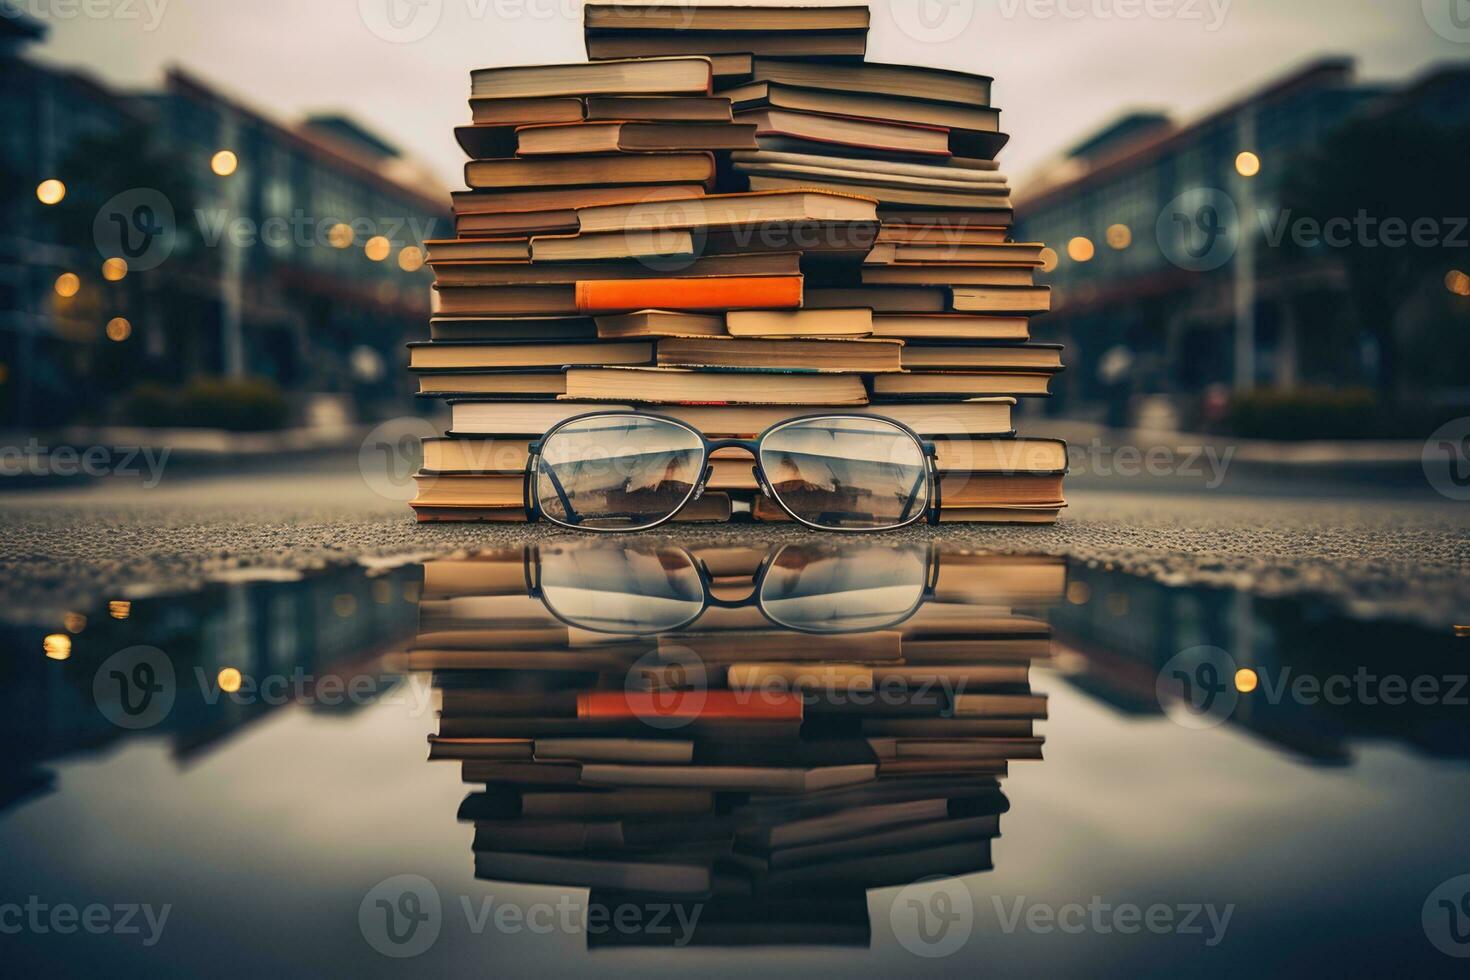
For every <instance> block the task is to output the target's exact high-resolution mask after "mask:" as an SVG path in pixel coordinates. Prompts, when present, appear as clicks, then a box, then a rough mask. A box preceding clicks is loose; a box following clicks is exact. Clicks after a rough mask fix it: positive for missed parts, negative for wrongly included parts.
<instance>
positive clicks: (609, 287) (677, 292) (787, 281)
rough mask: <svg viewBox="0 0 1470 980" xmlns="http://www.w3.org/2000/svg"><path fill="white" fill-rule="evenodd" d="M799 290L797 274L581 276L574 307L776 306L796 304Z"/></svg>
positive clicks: (593, 311) (605, 309) (709, 308)
mask: <svg viewBox="0 0 1470 980" xmlns="http://www.w3.org/2000/svg"><path fill="white" fill-rule="evenodd" d="M801 294H802V277H801V276H764V277H748V276H747V277H738V276H732V277H728V278H723V279H630V280H608V279H601V280H583V281H580V282H578V283H577V284H576V287H575V297H574V309H575V310H576V312H578V313H591V314H603V313H631V312H633V311H635V310H646V309H666V310H685V311H691V312H705V311H719V312H723V311H726V310H732V309H781V308H795V307H799V306H801Z"/></svg>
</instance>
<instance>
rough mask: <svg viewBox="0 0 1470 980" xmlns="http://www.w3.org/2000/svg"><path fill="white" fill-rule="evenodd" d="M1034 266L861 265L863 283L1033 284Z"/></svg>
mask: <svg viewBox="0 0 1470 980" xmlns="http://www.w3.org/2000/svg"><path fill="white" fill-rule="evenodd" d="M1034 279H1035V267H1034V266H1029V265H1017V266H1010V265H959V264H955V263H934V264H929V263H921V262H914V263H907V264H901V263H894V264H892V265H873V264H868V265H864V266H863V271H862V280H863V285H869V284H871V285H874V286H1032V285H1033V283H1034Z"/></svg>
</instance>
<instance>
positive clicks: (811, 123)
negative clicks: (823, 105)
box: [735, 109, 950, 189]
mask: <svg viewBox="0 0 1470 980" xmlns="http://www.w3.org/2000/svg"><path fill="white" fill-rule="evenodd" d="M735 121H736V122H737V123H753V124H754V125H755V133H756V141H757V142H758V143H759V144H760V146H761V147H762V148H767V149H772V150H781V151H785V152H803V151H805V152H811V151H812V148H813V147H815V148H821V147H845V148H849V149H854V150H859V151H865V152H877V153H893V154H900V155H905V156H933V157H947V156H949V155H950V152H949V132H950V131H949V130H947V129H942V128H940V127H938V126H915V125H909V124H905V123H896V122H884V121H879V120H873V119H853V118H849V117H847V116H828V115H821V114H818V113H814V112H791V111H789V110H786V109H744V110H741V111H738V112H736V113H735ZM757 189H759V188H757Z"/></svg>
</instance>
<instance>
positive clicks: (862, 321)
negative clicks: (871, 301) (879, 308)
mask: <svg viewBox="0 0 1470 980" xmlns="http://www.w3.org/2000/svg"><path fill="white" fill-rule="evenodd" d="M725 330H726V332H728V333H729V335H730V336H731V337H866V336H868V335H870V334H872V333H873V311H872V310H869V309H862V308H854V309H828V310H731V311H730V312H729V313H728V314H726V316H725Z"/></svg>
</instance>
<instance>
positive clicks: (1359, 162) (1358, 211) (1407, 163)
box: [1280, 113, 1470, 404]
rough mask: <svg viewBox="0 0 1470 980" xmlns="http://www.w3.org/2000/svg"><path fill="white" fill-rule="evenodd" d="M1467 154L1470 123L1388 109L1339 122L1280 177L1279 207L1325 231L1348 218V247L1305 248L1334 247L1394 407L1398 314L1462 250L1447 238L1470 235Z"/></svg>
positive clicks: (1383, 390)
mask: <svg viewBox="0 0 1470 980" xmlns="http://www.w3.org/2000/svg"><path fill="white" fill-rule="evenodd" d="M1467 159H1470V129H1467V128H1455V129H1450V128H1446V127H1441V126H1436V125H1434V124H1432V123H1429V122H1425V121H1421V120H1418V119H1414V118H1407V117H1402V116H1398V115H1394V114H1391V113H1385V114H1381V115H1373V116H1366V117H1361V118H1357V119H1354V120H1352V121H1351V122H1349V123H1346V124H1345V125H1343V126H1341V127H1339V128H1338V129H1337V130H1335V131H1334V132H1332V133H1331V134H1330V135H1329V136H1328V137H1327V138H1326V139H1324V140H1323V141H1322V142H1321V143H1320V144H1319V145H1318V146H1317V148H1316V149H1315V151H1314V152H1312V153H1310V154H1308V155H1306V156H1303V157H1300V158H1298V159H1297V160H1295V161H1293V162H1292V164H1291V165H1290V169H1289V171H1288V173H1287V174H1286V177H1285V178H1284V181H1283V186H1282V195H1281V202H1280V203H1281V207H1282V209H1283V211H1284V212H1289V213H1290V220H1291V221H1292V222H1297V221H1298V220H1300V219H1303V218H1311V219H1314V220H1315V221H1316V222H1317V223H1318V225H1319V226H1320V227H1323V228H1326V227H1327V223H1328V222H1329V221H1335V222H1336V227H1337V229H1339V230H1340V229H1341V228H1342V227H1343V225H1342V222H1343V221H1344V220H1346V221H1347V222H1348V223H1349V225H1350V227H1349V230H1348V231H1347V233H1346V239H1347V243H1346V244H1345V245H1342V246H1341V247H1338V243H1337V242H1334V243H1331V244H1330V245H1317V246H1315V247H1313V248H1310V249H1308V251H1310V252H1312V253H1313V254H1323V253H1330V254H1332V255H1334V256H1335V257H1336V258H1337V259H1338V260H1339V261H1340V262H1341V263H1342V268H1343V270H1344V272H1345V274H1346V277H1347V286H1348V291H1349V296H1350V299H1351V302H1352V307H1353V309H1354V310H1355V311H1356V316H1357V320H1358V326H1359V327H1360V328H1361V329H1362V330H1363V331H1364V332H1366V333H1367V334H1368V335H1369V336H1371V337H1372V338H1373V339H1374V341H1375V342H1376V343H1377V347H1378V374H1377V388H1378V391H1379V395H1380V397H1381V398H1383V399H1384V400H1385V401H1386V402H1388V403H1390V404H1392V403H1396V402H1397V399H1398V396H1399V394H1400V391H1401V382H1402V381H1403V380H1404V379H1403V378H1401V377H1400V366H1401V363H1402V357H1401V343H1400V336H1399V332H1398V329H1397V320H1398V319H1399V314H1400V312H1401V311H1402V310H1403V309H1404V308H1405V306H1406V305H1408V304H1409V303H1410V302H1411V301H1413V300H1414V299H1415V297H1416V295H1418V294H1419V291H1420V290H1423V289H1426V288H1434V286H1435V284H1436V283H1437V282H1439V281H1442V280H1443V277H1444V275H1445V272H1446V271H1447V270H1448V269H1449V268H1450V267H1451V265H1452V261H1453V260H1454V259H1457V258H1458V259H1461V260H1463V258H1464V255H1465V250H1464V247H1463V245H1461V247H1459V248H1456V247H1454V242H1453V241H1451V240H1450V238H1451V236H1456V235H1457V236H1458V238H1459V240H1460V241H1461V242H1463V240H1464V238H1465V236H1466V235H1467V234H1470V231H1467V229H1466V228H1464V227H1463V226H1462V225H1460V224H1459V222H1463V221H1464V220H1465V218H1464V216H1467V215H1470V180H1467V178H1466V170H1465V161H1466V160H1467ZM1385 222H1391V225H1390V230H1391V234H1389V235H1388V236H1387V237H1389V238H1390V239H1393V240H1394V242H1395V244H1392V245H1390V244H1385V241H1384V239H1385V227H1384V225H1385ZM1416 222H1420V223H1421V224H1420V228H1419V231H1420V233H1419V234H1417V235H1416V234H1415V233H1414V229H1415V224H1416ZM1431 222H1432V225H1433V230H1432V232H1429V231H1428V228H1429V223H1431ZM1399 239H1402V241H1399ZM1340 240H1341V239H1340V238H1339V241H1340ZM1438 288H1440V289H1443V286H1442V285H1439V286H1438Z"/></svg>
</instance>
